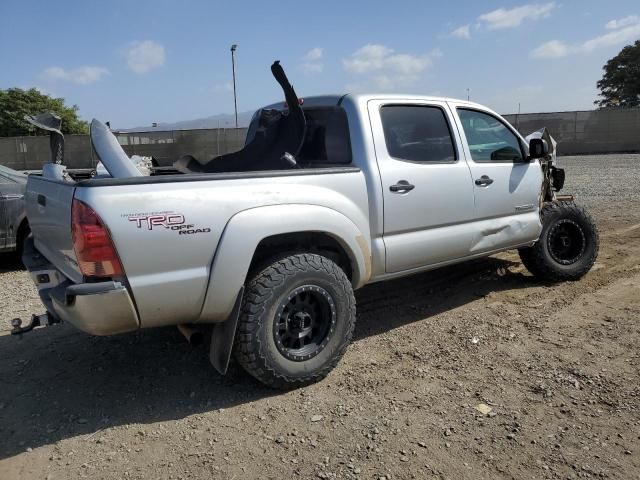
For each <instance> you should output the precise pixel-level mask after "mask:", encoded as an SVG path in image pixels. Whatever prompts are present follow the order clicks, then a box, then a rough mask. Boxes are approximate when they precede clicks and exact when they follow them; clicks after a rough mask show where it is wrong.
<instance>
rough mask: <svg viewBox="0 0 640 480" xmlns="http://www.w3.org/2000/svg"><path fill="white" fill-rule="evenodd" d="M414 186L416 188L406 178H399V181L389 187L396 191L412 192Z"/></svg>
mask: <svg viewBox="0 0 640 480" xmlns="http://www.w3.org/2000/svg"><path fill="white" fill-rule="evenodd" d="M414 188H416V186H415V185H411V184H410V183H409V182H407V181H406V180H399V181H398V183H396V184H395V185H391V186H390V187H389V190H391V191H392V192H394V193H406V192H410V191H411V190H413V189H414Z"/></svg>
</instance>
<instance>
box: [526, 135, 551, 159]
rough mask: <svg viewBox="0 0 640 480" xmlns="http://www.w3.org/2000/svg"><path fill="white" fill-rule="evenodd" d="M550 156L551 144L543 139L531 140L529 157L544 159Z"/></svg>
mask: <svg viewBox="0 0 640 480" xmlns="http://www.w3.org/2000/svg"><path fill="white" fill-rule="evenodd" d="M547 155H549V144H548V143H547V141H546V140H544V139H542V138H532V139H531V140H529V157H530V158H542V157H546V156H547Z"/></svg>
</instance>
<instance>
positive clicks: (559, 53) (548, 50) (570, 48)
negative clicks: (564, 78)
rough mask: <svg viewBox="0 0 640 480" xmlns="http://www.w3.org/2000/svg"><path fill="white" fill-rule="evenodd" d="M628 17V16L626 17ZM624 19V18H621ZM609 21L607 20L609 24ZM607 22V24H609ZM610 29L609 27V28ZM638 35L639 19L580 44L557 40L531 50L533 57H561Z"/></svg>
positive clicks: (595, 48) (602, 46)
mask: <svg viewBox="0 0 640 480" xmlns="http://www.w3.org/2000/svg"><path fill="white" fill-rule="evenodd" d="M627 18H629V17H627ZM623 20H624V19H623ZM610 23H611V22H609V24H610ZM609 24H607V25H609ZM609 29H610V30H611V28H609ZM638 37H640V19H637V20H636V23H635V24H631V25H629V26H626V27H622V28H616V29H615V30H612V31H610V32H609V33H605V34H603V35H599V36H597V37H594V38H591V39H589V40H586V41H585V42H582V43H580V44H575V45H569V44H567V43H564V42H561V41H559V40H551V41H550V42H546V43H543V44H542V45H540V46H539V47H537V48H536V49H534V50H533V51H532V52H531V57H533V58H561V57H566V56H568V55H575V54H580V53H591V52H592V51H594V50H597V49H599V48H605V47H612V46H614V45H619V44H622V43H625V42H631V41H634V40H636V39H637V38H638Z"/></svg>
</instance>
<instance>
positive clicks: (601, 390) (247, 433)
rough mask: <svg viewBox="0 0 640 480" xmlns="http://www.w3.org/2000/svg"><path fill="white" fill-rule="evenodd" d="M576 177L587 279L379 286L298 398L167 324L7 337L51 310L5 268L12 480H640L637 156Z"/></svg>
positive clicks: (477, 279)
mask: <svg viewBox="0 0 640 480" xmlns="http://www.w3.org/2000/svg"><path fill="white" fill-rule="evenodd" d="M561 164H562V165H563V166H565V167H566V168H567V169H568V185H567V188H566V190H567V191H568V192H573V193H576V194H577V200H578V202H579V203H581V204H583V205H585V206H586V207H587V208H589V209H590V211H591V212H592V214H593V215H594V217H595V218H596V220H597V222H598V224H599V228H600V234H601V250H600V256H599V259H598V262H597V264H596V265H595V268H594V269H593V270H592V271H591V273H589V274H588V275H587V276H586V277H585V278H584V279H583V280H581V281H579V282H573V283H562V284H558V285H545V284H540V283H538V282H536V281H534V280H533V279H532V277H531V276H530V275H529V274H528V273H527V272H526V271H524V270H523V268H522V266H521V264H520V262H519V260H518V257H517V254H515V253H512V252H507V253H504V254H500V255H497V256H496V257H492V258H490V259H486V260H482V261H476V262H473V263H470V264H465V265H461V266H455V267H450V268H447V269H444V270H438V271H434V272H429V273H426V274H421V275H417V276H413V277H410V278H406V279H401V280H398V281H393V282H390V283H385V284H378V285H371V286H369V287H366V288H364V289H362V290H360V291H359V292H357V294H356V298H357V302H358V326H357V328H356V333H355V338H354V342H353V344H352V346H351V347H350V348H349V350H348V352H347V354H346V355H345V357H344V358H343V360H342V362H341V363H340V365H339V366H338V368H337V369H336V370H335V371H334V372H333V373H332V374H331V375H329V377H328V378H327V379H326V380H325V381H323V382H321V383H319V384H316V385H313V386H310V387H307V388H303V389H300V390H296V391H292V392H288V393H281V392H276V391H271V390H268V389H266V388H264V387H262V386H260V385H259V384H257V383H256V382H255V381H254V380H253V379H252V378H250V377H249V376H248V375H246V374H244V373H243V372H242V371H241V370H240V369H239V368H238V367H233V368H232V371H231V373H230V374H229V375H227V376H226V377H221V376H219V375H218V374H217V373H215V371H214V370H213V369H212V368H211V367H210V365H209V364H208V359H207V348H206V347H200V348H195V349H194V348H191V347H189V346H188V345H187V344H186V342H185V341H184V339H183V338H182V337H181V336H180V335H179V334H178V333H177V331H176V330H175V329H171V328H169V329H159V330H152V331H141V332H139V333H135V334H128V335H120V336H115V337H110V338H99V337H90V336H88V335H85V334H83V333H80V332H78V331H75V330H74V329H73V328H72V327H70V326H68V325H61V326H55V327H51V328H48V329H42V330H38V331H36V332H33V333H31V334H29V335H25V336H24V337H23V338H22V339H18V338H15V337H11V336H9V335H8V329H9V326H8V321H9V320H10V319H11V318H12V317H13V316H16V315H21V316H25V317H26V316H27V314H28V313H30V312H41V311H42V307H40V305H39V302H38V301H37V298H36V296H35V291H34V289H33V286H32V285H31V282H30V280H29V279H28V278H27V275H26V274H25V273H24V272H23V271H21V270H19V269H18V268H17V267H16V266H15V265H12V264H11V263H10V262H9V260H8V259H7V258H5V257H1V258H0V262H4V266H2V267H0V268H1V270H0V292H1V295H2V306H1V307H0V328H1V329H2V331H1V332H0V479H2V480H5V479H6V480H9V479H70V478H92V479H101V478H106V479H122V478H126V479H192V478H215V479H218V478H219V479H228V480H231V479H245V478H269V479H288V478H303V479H306V478H321V479H334V478H354V479H356V478H357V479H377V480H379V479H413V478H415V479H423V478H448V479H479V478H487V479H494V478H514V479H522V478H528V479H533V478H554V479H555V478H562V479H565V478H598V477H600V478H620V479H638V478H640V348H639V346H640V321H639V317H640V155H624V156H598V157H565V158H563V159H561ZM0 265H2V263H0ZM480 404H485V405H486V406H488V407H489V408H490V409H491V411H490V412H489V413H481V412H480V411H479V410H478V409H477V407H478V405H480Z"/></svg>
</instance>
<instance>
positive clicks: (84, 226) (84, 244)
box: [71, 199, 123, 278]
mask: <svg viewBox="0 0 640 480" xmlns="http://www.w3.org/2000/svg"><path fill="white" fill-rule="evenodd" d="M71 238H72V239H73V249H74V250H75V252H76V258H77V259H78V265H79V266H80V271H81V272H82V274H83V275H84V276H85V277H97V278H103V277H117V276H120V275H122V274H123V273H122V264H121V263H120V259H119V258H118V253H117V252H116V249H115V247H114V245H113V242H112V241H111V236H110V235H109V231H108V230H107V227H105V226H104V223H102V220H101V219H100V217H99V216H98V214H97V213H96V212H94V211H93V209H92V208H91V207H89V206H88V205H87V204H85V203H83V202H81V201H80V200H76V199H74V200H73V205H72V207H71Z"/></svg>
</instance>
